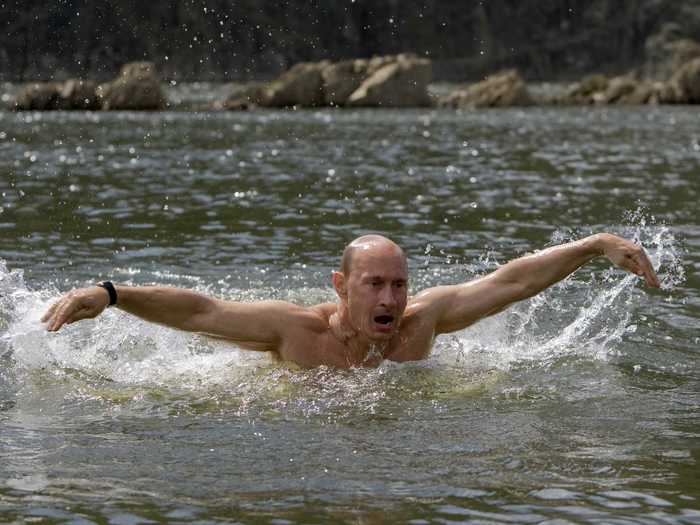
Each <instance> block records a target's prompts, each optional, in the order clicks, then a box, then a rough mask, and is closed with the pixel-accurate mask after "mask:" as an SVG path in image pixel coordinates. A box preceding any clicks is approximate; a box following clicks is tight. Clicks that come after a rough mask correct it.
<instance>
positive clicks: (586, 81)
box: [558, 75, 610, 106]
mask: <svg viewBox="0 0 700 525" xmlns="http://www.w3.org/2000/svg"><path fill="white" fill-rule="evenodd" d="M609 82H610V81H609V80H608V78H607V77H605V76H603V75H588V76H585V77H583V79H581V81H580V82H576V83H575V84H574V85H573V86H571V88H569V90H568V91H567V92H566V93H565V94H564V96H563V97H562V98H560V99H559V101H558V103H559V104H563V105H575V106H578V105H587V104H593V103H594V102H596V100H597V99H598V100H599V99H601V98H602V97H603V96H604V95H603V94H604V93H605V91H606V90H607V89H608V83H609Z"/></svg>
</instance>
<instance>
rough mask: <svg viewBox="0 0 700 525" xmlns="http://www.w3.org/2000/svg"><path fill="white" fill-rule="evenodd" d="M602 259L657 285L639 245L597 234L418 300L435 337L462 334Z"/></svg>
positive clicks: (431, 291) (419, 297)
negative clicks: (429, 317) (428, 314)
mask: <svg viewBox="0 0 700 525" xmlns="http://www.w3.org/2000/svg"><path fill="white" fill-rule="evenodd" d="M601 255H604V256H606V257H608V259H610V260H611V261H612V262H613V263H614V264H616V265H617V266H619V267H621V268H623V269H625V270H627V271H630V272H632V273H634V274H636V275H639V276H640V277H644V279H645V281H646V283H647V285H648V286H652V287H656V288H658V287H659V280H658V278H657V277H656V274H655V273H654V270H653V268H652V266H651V263H650V262H649V259H648V258H647V256H646V253H645V252H644V249H643V248H642V247H641V246H638V245H635V244H633V243H631V242H629V241H627V240H625V239H622V238H620V237H617V236H615V235H610V234H597V235H592V236H590V237H586V238H585V239H582V240H580V241H576V242H571V243H568V244H563V245H561V246H555V247H553V248H548V249H546V250H543V251H541V252H537V253H535V254H532V255H527V256H525V257H521V258H519V259H515V260H514V261H511V262H509V263H507V264H505V265H503V266H501V267H500V268H499V269H498V270H496V271H495V272H493V273H491V274H489V275H487V276H485V277H482V278H480V279H477V280H475V281H471V282H468V283H464V284H460V285H455V286H440V287H436V288H431V289H428V290H425V291H424V292H422V293H421V294H419V295H417V296H416V297H415V298H414V302H415V303H416V304H421V303H422V304H423V306H424V307H425V308H426V309H427V310H428V311H430V312H431V313H432V314H433V319H434V322H435V330H436V333H446V332H453V331H456V330H461V329H463V328H466V327H467V326H469V325H470V324H473V323H475V322H476V321H478V320H479V319H482V318H484V317H488V316H490V315H493V314H495V313H498V312H500V311H502V310H504V309H505V308H507V307H508V306H509V305H511V304H512V303H514V302H517V301H521V300H523V299H527V298H529V297H532V296H533V295H536V294H537V293H539V292H541V291H542V290H544V289H545V288H547V287H549V286H551V285H552V284H554V283H556V282H558V281H560V280H562V279H564V278H565V277H566V276H568V275H570V274H571V273H573V272H574V271H576V270H577V269H578V268H579V267H581V266H582V265H584V264H585V263H587V262H588V261H590V260H591V259H594V258H595V257H598V256H601Z"/></svg>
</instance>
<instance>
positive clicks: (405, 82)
mask: <svg viewBox="0 0 700 525" xmlns="http://www.w3.org/2000/svg"><path fill="white" fill-rule="evenodd" d="M384 58H385V57H384ZM381 60H383V59H380V58H379V57H376V58H373V59H371V60H370V61H369V64H368V72H369V71H371V70H372V68H373V67H375V66H379V67H378V69H376V70H375V71H374V72H373V73H371V74H369V76H368V77H367V78H366V79H365V80H364V81H363V82H362V83H361V84H360V86H359V87H358V88H357V89H356V90H355V91H354V92H353V93H352V95H350V97H349V98H348V100H347V105H348V106H371V107H423V106H429V105H430V103H431V100H430V96H429V95H428V84H429V83H430V81H431V79H432V66H431V63H430V60H427V59H424V58H417V57H414V56H411V55H399V56H398V60H395V61H392V62H389V63H386V64H384V65H379V64H381ZM373 61H374V65H373Z"/></svg>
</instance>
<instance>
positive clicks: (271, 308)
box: [42, 286, 305, 350]
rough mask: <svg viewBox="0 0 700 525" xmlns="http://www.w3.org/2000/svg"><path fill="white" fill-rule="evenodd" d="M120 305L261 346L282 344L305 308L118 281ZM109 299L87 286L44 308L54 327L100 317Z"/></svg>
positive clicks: (160, 319)
mask: <svg viewBox="0 0 700 525" xmlns="http://www.w3.org/2000/svg"><path fill="white" fill-rule="evenodd" d="M115 288H116V291H117V297H118V301H117V305H116V306H117V308H119V309H121V310H124V311H126V312H129V313H131V314H134V315H136V316H138V317H140V318H142V319H145V320H147V321H151V322H154V323H159V324H163V325H166V326H170V327H172V328H178V329H180V330H186V331H190V332H199V333H205V334H209V335H214V336H217V337H222V338H226V339H231V340H234V341H237V342H241V343H249V344H251V345H253V346H255V348H256V349H260V350H270V349H274V348H275V347H276V346H277V343H278V342H279V340H280V338H281V337H282V334H283V331H284V330H285V327H287V326H289V324H290V321H291V320H292V319H294V317H295V316H297V317H298V316H300V315H301V313H302V312H304V311H305V309H304V308H302V307H299V306H296V305H293V304H291V303H285V302H282V301H259V302H254V303H238V302H234V301H222V300H220V299H215V298H213V297H209V296H206V295H203V294H200V293H197V292H193V291H190V290H183V289H179V288H168V287H158V286H144V287H131V286H116V287H115ZM108 304H109V295H108V293H107V291H106V290H104V289H103V288H100V287H91V288H82V289H80V290H75V291H73V292H70V293H69V294H67V295H65V296H64V297H62V298H61V299H60V300H59V301H57V302H56V303H55V304H54V305H53V306H51V308H50V309H49V310H48V311H47V312H46V314H44V317H43V318H42V321H44V322H48V326H47V329H48V330H49V331H57V330H59V329H60V328H61V327H62V326H63V325H64V324H70V323H73V322H76V321H79V320H81V319H88V318H92V317H96V316H97V315H99V314H100V313H102V311H103V310H104V309H105V308H106V306H107V305H108Z"/></svg>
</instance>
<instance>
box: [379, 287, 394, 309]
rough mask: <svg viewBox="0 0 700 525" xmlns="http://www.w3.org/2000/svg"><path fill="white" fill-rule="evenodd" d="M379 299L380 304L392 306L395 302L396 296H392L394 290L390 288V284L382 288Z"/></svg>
mask: <svg viewBox="0 0 700 525" xmlns="http://www.w3.org/2000/svg"><path fill="white" fill-rule="evenodd" d="M379 301H380V304H381V305H382V306H394V305H395V304H396V297H394V291H393V290H392V289H391V285H388V286H384V287H383V288H382V291H381V293H380V295H379Z"/></svg>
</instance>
